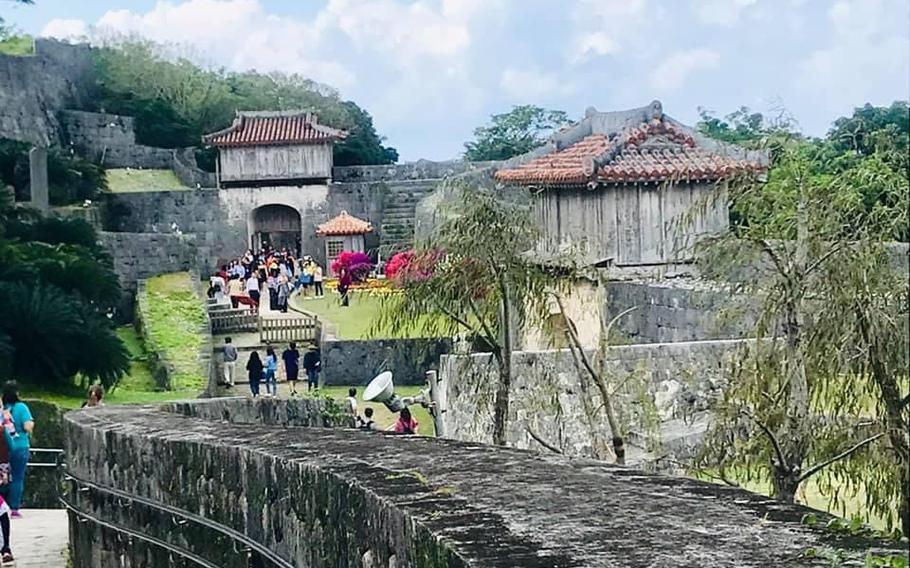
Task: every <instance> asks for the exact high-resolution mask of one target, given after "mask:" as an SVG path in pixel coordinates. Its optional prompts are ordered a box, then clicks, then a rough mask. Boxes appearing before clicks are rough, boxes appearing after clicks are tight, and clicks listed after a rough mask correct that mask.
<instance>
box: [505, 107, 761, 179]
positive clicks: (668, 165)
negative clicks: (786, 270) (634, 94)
mask: <svg viewBox="0 0 910 568" xmlns="http://www.w3.org/2000/svg"><path fill="white" fill-rule="evenodd" d="M761 168H762V166H760V165H759V164H758V163H757V162H751V161H746V160H742V159H739V158H735V157H731V156H727V155H724V154H720V153H717V152H714V151H711V150H707V149H705V148H700V147H698V144H697V143H696V141H695V139H694V138H693V137H692V136H691V135H689V134H688V133H687V132H686V131H685V130H683V129H682V128H679V127H678V126H676V125H674V124H673V123H671V122H668V121H666V120H663V119H653V120H651V121H648V122H643V123H642V124H640V125H638V126H634V127H630V128H626V129H624V130H622V131H620V132H618V133H616V134H615V135H613V136H607V135H606V134H590V135H588V136H586V137H585V138H583V139H581V140H579V141H578V142H576V143H574V144H572V145H571V146H569V147H567V148H564V149H562V150H558V151H556V152H553V153H551V154H547V155H545V156H541V157H539V158H535V159H533V160H531V161H529V162H527V163H525V164H521V165H519V166H516V167H514V168H509V169H503V170H499V171H498V172H496V174H495V177H496V179H497V180H499V181H501V182H505V183H510V184H518V185H548V186H576V185H585V184H587V183H590V182H595V183H596V182H602V183H619V182H651V181H655V182H657V181H669V180H678V179H691V180H717V179H721V178H724V177H727V176H730V175H733V174H736V173H739V172H742V171H746V170H758V169H761ZM595 169H596V170H597V171H596V172H595V171H594V170H595Z"/></svg>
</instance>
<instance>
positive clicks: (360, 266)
mask: <svg viewBox="0 0 910 568" xmlns="http://www.w3.org/2000/svg"><path fill="white" fill-rule="evenodd" d="M342 269H344V270H345V272H347V273H348V274H349V275H350V277H351V281H352V282H353V283H357V282H363V281H365V280H366V279H367V277H368V276H369V275H370V272H372V271H373V261H372V260H370V256H369V255H368V254H366V253H364V252H352V251H347V250H346V251H344V252H342V253H341V254H339V255H338V258H336V259H335V261H334V262H332V272H334V273H335V274H339V275H340V274H341V271H342Z"/></svg>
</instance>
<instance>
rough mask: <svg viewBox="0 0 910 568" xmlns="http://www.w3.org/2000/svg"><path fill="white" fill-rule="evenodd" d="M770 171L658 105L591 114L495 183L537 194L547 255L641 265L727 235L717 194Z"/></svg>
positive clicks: (761, 162)
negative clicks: (736, 180) (737, 180)
mask: <svg viewBox="0 0 910 568" xmlns="http://www.w3.org/2000/svg"><path fill="white" fill-rule="evenodd" d="M765 163H766V160H765V159H764V157H763V156H762V155H760V154H758V153H750V152H747V151H745V150H744V149H742V148H738V147H736V146H732V145H727V144H721V143H718V142H716V141H713V140H710V139H707V138H705V137H703V136H701V135H700V134H699V133H697V132H696V131H695V130H694V129H692V128H690V127H688V126H685V125H683V124H681V123H679V122H677V121H676V120H674V119H672V118H670V117H669V116H667V115H665V114H664V113H663V108H662V105H661V103H660V102H659V101H654V102H652V103H651V104H650V105H648V106H645V107H641V108H637V109H632V110H628V111H619V112H598V111H597V110H595V109H593V108H591V109H588V111H587V112H586V113H585V117H584V118H583V119H582V120H580V121H579V122H577V123H575V124H573V125H571V126H569V127H566V128H564V129H563V130H561V131H559V132H557V133H556V134H555V135H554V136H553V137H552V139H551V140H550V142H549V144H548V145H547V146H545V147H544V148H542V149H538V150H535V151H533V152H530V153H529V154H527V155H524V156H521V157H518V158H516V159H513V160H512V161H511V163H509V164H507V165H506V166H505V167H503V168H501V169H499V170H498V171H497V172H496V173H495V174H494V178H495V179H496V181H497V182H499V183H501V184H505V185H513V186H521V187H524V188H527V189H529V190H530V191H531V193H532V196H533V203H534V210H535V214H536V219H537V222H538V223H539V225H540V229H541V233H542V237H541V239H542V240H541V249H542V252H544V253H549V254H551V255H554V256H555V255H565V254H571V253H575V254H578V255H580V256H581V257H582V258H583V259H584V260H586V261H588V262H592V263H599V264H600V265H615V266H635V265H639V266H640V265H658V264H663V263H668V262H674V261H678V260H680V259H682V258H685V257H686V255H687V253H686V251H687V250H689V248H690V246H691V244H692V243H693V242H694V240H695V239H697V238H698V237H699V236H700V235H704V234H707V233H713V232H718V231H721V230H723V229H725V228H726V227H727V224H728V213H727V204H726V201H725V200H724V199H722V195H723V194H722V192H718V191H717V190H718V188H721V189H722V187H723V184H724V183H726V182H727V181H728V180H729V179H731V178H732V177H733V176H736V175H739V174H743V173H747V172H758V171H763V170H764V168H765ZM718 197H720V198H718Z"/></svg>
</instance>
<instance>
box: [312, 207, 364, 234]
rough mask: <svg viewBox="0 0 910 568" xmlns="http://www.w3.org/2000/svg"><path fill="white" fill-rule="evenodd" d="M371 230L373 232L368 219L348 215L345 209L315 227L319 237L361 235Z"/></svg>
mask: <svg viewBox="0 0 910 568" xmlns="http://www.w3.org/2000/svg"><path fill="white" fill-rule="evenodd" d="M371 232H373V225H371V224H370V223H369V222H368V221H364V220H363V219H358V218H357V217H354V216H352V215H349V214H348V212H347V211H342V212H341V214H340V215H338V216H337V217H334V218H332V219H329V220H328V221H326V222H325V223H323V224H321V225H319V226H318V227H316V234H317V235H319V236H320V237H337V236H341V235H362V234H364V233H371Z"/></svg>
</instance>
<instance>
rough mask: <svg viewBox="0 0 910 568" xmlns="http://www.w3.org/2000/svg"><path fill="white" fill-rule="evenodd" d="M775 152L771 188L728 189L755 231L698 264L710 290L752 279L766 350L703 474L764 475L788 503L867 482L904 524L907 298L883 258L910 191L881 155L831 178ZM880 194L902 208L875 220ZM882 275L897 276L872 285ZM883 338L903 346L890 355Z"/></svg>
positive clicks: (742, 370)
mask: <svg viewBox="0 0 910 568" xmlns="http://www.w3.org/2000/svg"><path fill="white" fill-rule="evenodd" d="M770 150H771V152H772V155H773V156H774V164H773V167H772V168H771V170H770V172H769V174H768V180H767V182H766V183H758V182H757V181H756V180H753V179H740V180H738V181H736V182H734V183H731V184H730V185H729V186H728V188H727V195H728V197H729V201H730V206H731V209H733V210H734V211H736V212H738V213H739V214H740V216H741V217H740V218H741V219H747V220H748V222H741V223H739V224H736V225H734V226H733V227H731V230H730V231H729V232H728V233H726V234H723V235H720V236H718V237H716V238H714V239H710V240H708V241H707V242H705V243H703V245H702V246H701V248H700V250H699V258H700V261H701V264H702V266H703V268H704V270H705V273H706V274H707V275H708V276H711V277H716V278H718V279H720V280H723V281H724V282H725V283H727V284H729V282H728V279H729V277H730V275H731V274H740V275H741V276H742V275H745V276H744V277H741V279H740V280H738V281H736V282H734V283H733V287H734V288H735V291H736V292H738V293H739V295H740V296H741V297H744V298H752V299H753V300H754V299H758V301H759V302H760V304H761V306H760V317H759V318H758V323H757V325H756V326H755V329H754V330H753V336H754V338H755V339H756V340H757V343H756V344H755V346H754V347H753V348H752V349H749V350H747V351H744V352H743V353H742V355H741V356H740V357H739V358H738V360H737V365H736V367H735V372H734V376H733V377H732V378H731V380H730V381H729V383H728V384H727V385H726V388H725V389H724V393H723V396H722V398H721V400H719V401H718V403H717V405H716V406H715V412H716V420H715V423H714V427H713V429H712V431H711V433H710V435H709V436H708V443H707V444H706V446H705V451H704V454H703V456H702V458H703V460H704V462H703V463H705V464H706V465H708V464H714V465H717V464H719V465H720V466H721V467H725V468H728V470H733V471H739V472H744V475H745V476H746V477H747V478H750V477H751V478H763V477H764V476H766V475H767V477H768V478H769V479H770V481H771V484H772V487H773V490H774V494H775V495H776V496H777V497H778V498H780V499H782V500H786V501H793V500H794V499H795V497H796V494H797V490H798V489H799V487H800V485H801V484H802V483H804V482H805V481H806V480H808V479H810V478H811V477H812V476H815V475H820V474H821V475H825V476H837V475H839V474H842V473H843V472H846V471H850V470H852V471H863V472H864V473H865V475H866V476H867V477H866V481H867V482H868V483H867V484H866V486H865V489H866V492H867V497H868V500H869V507H870V509H871V510H873V511H876V512H880V513H882V514H884V515H885V516H886V517H887V518H889V519H892V520H895V519H896V518H898V517H899V516H904V513H903V511H904V510H905V507H903V506H896V505H897V503H898V502H899V501H900V500H901V499H903V500H904V501H906V491H907V490H906V481H907V479H906V475H905V474H901V473H900V472H901V469H902V467H901V465H902V464H903V469H904V471H905V470H906V463H907V462H906V443H905V442H902V441H901V439H899V437H897V438H895V437H894V436H890V437H889V436H887V435H886V434H888V432H891V431H892V430H893V431H897V430H898V429H902V431H906V429H907V422H906V414H904V415H903V416H901V415H900V414H899V413H898V412H897V408H898V407H899V405H900V404H901V400H902V398H901V397H904V396H906V394H907V391H908V388H910V387H908V375H907V367H906V362H907V350H908V348H910V345H908V338H907V332H906V331H903V332H902V333H898V332H899V330H900V329H901V327H902V326H903V323H900V322H901V321H903V322H904V323H905V322H906V318H907V312H906V302H905V300H902V298H906V295H907V286H908V284H907V279H906V272H904V273H903V274H902V275H899V273H897V272H895V271H894V270H893V268H892V267H890V266H888V265H886V264H883V260H882V259H883V256H882V254H883V253H882V252H881V251H883V249H884V247H885V243H887V242H888V241H890V240H893V239H894V238H896V237H897V236H898V234H899V232H900V231H901V230H903V228H904V227H905V226H906V222H907V217H906V215H907V211H906V203H907V200H908V180H907V178H906V176H905V175H900V174H896V173H895V172H894V171H893V170H891V169H890V168H888V167H885V166H883V165H882V164H883V159H884V158H883V157H882V156H879V155H873V156H871V157H870V158H869V159H867V160H864V161H863V162H862V163H860V164H857V165H856V166H855V167H853V168H852V169H850V170H849V171H845V172H841V174H840V175H838V176H831V175H829V174H827V173H824V172H825V169H826V168H825V164H824V163H819V161H822V162H823V161H824V159H825V158H824V154H823V153H820V152H819V151H818V147H817V146H816V145H815V144H813V143H810V142H805V141H802V140H799V139H794V138H793V137H788V136H775V137H772V139H771V145H770ZM869 185H875V186H877V187H876V191H878V192H880V193H881V194H883V195H887V196H889V197H888V199H885V200H883V203H895V204H903V206H901V207H886V206H881V205H879V206H876V207H874V208H873V209H871V210H870V209H868V208H866V207H865V205H864V204H863V200H862V199H861V193H862V192H863V191H865V190H867V189H868V186H869ZM871 251H879V253H878V254H873V252H871ZM905 270H906V269H904V271H905ZM880 271H884V272H885V273H888V274H890V276H888V277H879V278H874V279H870V278H864V277H863V276H862V275H868V274H871V273H878V272H880ZM885 282H887V283H888V284H887V285H885ZM860 298H865V299H866V301H861V300H860ZM885 306H888V308H885ZM889 309H890V310H893V311H890V312H889ZM883 333H885V334H889V335H890V334H895V335H891V337H892V341H890V342H887V343H886V342H883V341H882V336H881V335H879V334H883ZM864 346H866V348H864ZM876 368H879V370H880V372H878V373H877V372H876V371H875V369H876ZM879 375H881V378H876V377H878V376H879ZM879 383H880V384H881V385H884V386H879V387H877V388H878V391H879V392H878V393H877V394H878V397H877V398H876V396H875V389H876V387H875V385H876V384H879ZM875 401H877V402H875ZM870 406H873V407H875V408H878V409H880V410H881V409H891V410H889V411H888V412H887V413H882V412H873V410H872V409H870ZM901 427H902V428H901ZM733 432H740V433H744V434H745V436H742V437H739V436H734V435H732V434H731V433H733ZM883 462H885V463H888V464H890V466H889V467H882V463H883ZM898 512H899V513H900V514H899V515H898V514H897V513H898ZM902 522H904V526H905V529H904V530H907V526H906V522H905V521H902Z"/></svg>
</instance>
